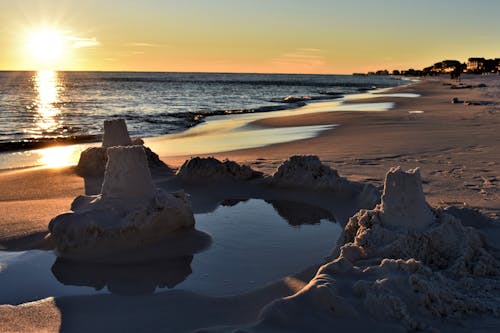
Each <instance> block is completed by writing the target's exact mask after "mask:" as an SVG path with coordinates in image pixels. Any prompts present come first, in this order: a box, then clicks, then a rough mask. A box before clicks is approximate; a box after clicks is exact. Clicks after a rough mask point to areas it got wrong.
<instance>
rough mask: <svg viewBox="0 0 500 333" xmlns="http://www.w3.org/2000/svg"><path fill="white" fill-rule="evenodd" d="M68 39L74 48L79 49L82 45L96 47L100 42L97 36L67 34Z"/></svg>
mask: <svg viewBox="0 0 500 333" xmlns="http://www.w3.org/2000/svg"><path fill="white" fill-rule="evenodd" d="M66 41H67V42H68V44H69V45H70V46H71V47H72V48H75V49H79V48H82V47H94V46H98V45H99V44H100V43H99V41H98V40H97V38H95V37H90V38H85V37H75V36H67V37H66Z"/></svg>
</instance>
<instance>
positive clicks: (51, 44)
mask: <svg viewBox="0 0 500 333" xmlns="http://www.w3.org/2000/svg"><path fill="white" fill-rule="evenodd" d="M26 47H27V48H28V51H29V55H30V56H31V57H32V58H33V60H35V61H37V62H41V63H43V64H44V65H48V64H51V63H54V62H56V61H59V60H61V59H62V57H63V56H64V52H65V37H64V34H63V33H62V32H61V31H58V30H55V29H43V30H38V31H33V32H31V33H30V34H29V35H28V37H27V41H26Z"/></svg>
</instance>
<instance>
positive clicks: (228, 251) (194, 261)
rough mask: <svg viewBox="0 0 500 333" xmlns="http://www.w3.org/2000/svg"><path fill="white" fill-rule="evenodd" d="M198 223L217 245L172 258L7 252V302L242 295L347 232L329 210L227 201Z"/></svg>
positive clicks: (2, 292) (314, 257)
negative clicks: (169, 293) (112, 259)
mask: <svg viewBox="0 0 500 333" xmlns="http://www.w3.org/2000/svg"><path fill="white" fill-rule="evenodd" d="M195 218H196V229H198V230H200V231H202V232H205V233H207V234H209V235H210V237H211V238H212V243H211V245H210V246H209V247H208V248H207V249H205V250H204V251H202V252H199V253H195V254H193V255H186V256H183V257H179V258H174V259H169V260H163V261H161V260H160V261H155V262H151V263H142V264H134V265H105V264H82V263H75V262H70V261H67V260H61V259H57V258H56V257H55V255H54V254H53V253H52V252H51V251H39V250H36V251H35V250H33V251H24V252H5V251H0V304H6V303H7V304H19V303H24V302H29V301H34V300H38V299H41V298H44V297H49V296H69V295H91V294H96V293H109V292H112V293H115V294H128V295H134V294H147V293H153V292H158V291H165V290H167V289H170V288H175V289H183V290H190V291H194V292H197V293H201V294H205V295H209V296H228V295H237V294H242V293H245V292H249V291H252V290H255V289H258V288H261V287H263V286H265V285H266V284H269V283H272V282H274V281H278V280H279V279H281V278H283V277H285V276H287V275H290V274H294V273H297V272H299V271H301V270H302V269H304V268H306V267H308V266H310V265H311V264H314V263H320V262H321V261H322V259H323V258H324V257H325V256H327V255H328V254H329V253H330V252H331V250H332V249H333V248H334V247H335V244H336V241H337V239H338V237H339V236H340V234H341V231H342V228H341V226H340V224H338V223H336V222H335V221H334V218H333V215H332V214H331V213H330V212H329V211H327V210H324V209H322V208H317V207H313V206H310V205H307V204H303V203H297V202H287V201H264V200H261V199H249V200H242V201H241V200H226V201H224V202H223V203H222V204H221V205H220V206H219V207H218V208H217V209H215V210H214V211H212V212H210V213H203V214H195Z"/></svg>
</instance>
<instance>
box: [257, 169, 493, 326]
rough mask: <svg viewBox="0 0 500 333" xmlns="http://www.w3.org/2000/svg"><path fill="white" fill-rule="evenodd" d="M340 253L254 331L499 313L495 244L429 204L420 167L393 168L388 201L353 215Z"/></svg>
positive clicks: (431, 322)
mask: <svg viewBox="0 0 500 333" xmlns="http://www.w3.org/2000/svg"><path fill="white" fill-rule="evenodd" d="M333 257H334V258H335V259H334V260H333V261H331V262H329V263H328V264H326V265H324V266H322V267H321V268H320V269H319V271H318V272H317V274H316V276H315V278H314V279H312V280H311V281H310V282H309V284H308V285H307V286H306V287H304V288H303V289H302V290H301V291H300V292H298V293H297V294H296V295H294V296H291V297H288V298H284V299H280V300H276V301H274V302H272V303H271V304H269V305H268V306H267V307H265V308H264V309H263V311H262V312H261V315H260V318H259V324H257V325H256V326H252V327H248V328H249V331H252V332H256V331H266V332H267V331H272V330H273V329H279V330H283V331H286V330H287V328H290V329H292V328H293V331H311V330H314V331H318V332H327V331H329V330H330V329H331V328H332V327H336V328H338V329H339V330H340V331H342V330H348V329H353V330H360V329H368V327H370V329H373V330H374V331H393V330H398V331H401V330H425V331H437V330H439V329H440V328H441V327H443V326H446V327H448V328H450V327H452V325H453V323H454V320H457V319H460V322H461V323H463V322H464V320H467V319H469V318H478V317H480V316H482V315H490V316H491V315H492V316H500V304H499V302H498V298H499V297H500V291H499V290H500V288H499V286H500V262H499V260H498V258H497V257H495V253H494V252H493V249H491V247H489V246H488V245H487V244H486V243H485V241H484V238H483V237H482V236H481V234H480V232H479V231H478V230H477V229H475V228H473V227H466V226H464V225H463V224H462V223H461V221H460V220H459V219H458V218H457V217H455V216H453V215H451V214H449V213H448V211H447V210H446V209H431V208H430V207H429V205H428V204H427V203H426V202H425V198H424V194H423V191H422V186H421V180H420V173H419V172H418V169H417V170H410V171H408V172H404V171H403V170H401V168H393V169H391V170H390V171H389V172H388V173H387V176H386V179H385V186H384V195H383V196H382V202H381V204H380V205H378V206H377V207H376V208H375V209H373V210H361V211H359V212H358V213H357V214H356V215H354V216H353V217H352V218H351V219H350V220H349V222H348V224H347V225H346V227H345V231H344V235H343V237H342V238H341V240H340V244H339V247H338V248H337V249H336V250H335V251H334V254H333ZM299 313H300V315H298V314H299ZM318 318H321V320H320V321H318ZM361 319H362V320H361ZM370 323H371V324H370ZM450 325H451V326H450Z"/></svg>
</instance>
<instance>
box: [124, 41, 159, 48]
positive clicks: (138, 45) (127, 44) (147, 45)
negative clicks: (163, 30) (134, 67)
mask: <svg viewBox="0 0 500 333" xmlns="http://www.w3.org/2000/svg"><path fill="white" fill-rule="evenodd" d="M125 45H126V46H136V47H162V46H165V45H163V44H153V43H142V42H138V43H126V44H125Z"/></svg>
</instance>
